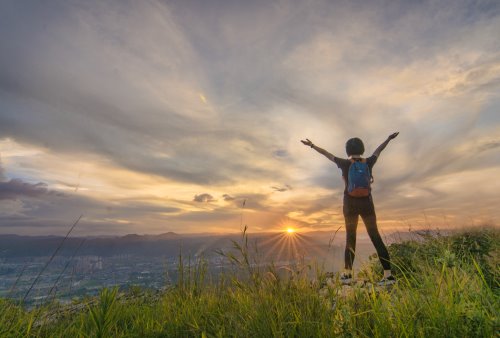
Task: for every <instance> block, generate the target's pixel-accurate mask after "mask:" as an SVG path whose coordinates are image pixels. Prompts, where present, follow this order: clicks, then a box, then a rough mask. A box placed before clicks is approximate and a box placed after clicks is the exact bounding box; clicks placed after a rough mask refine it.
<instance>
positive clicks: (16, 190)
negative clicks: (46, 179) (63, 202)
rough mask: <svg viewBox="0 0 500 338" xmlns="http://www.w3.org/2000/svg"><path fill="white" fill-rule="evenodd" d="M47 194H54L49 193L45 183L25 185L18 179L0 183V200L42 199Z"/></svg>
mask: <svg viewBox="0 0 500 338" xmlns="http://www.w3.org/2000/svg"><path fill="white" fill-rule="evenodd" d="M47 194H55V192H52V191H49V189H48V188H47V185H46V184H45V183H41V182H40V183H35V184H31V183H26V182H23V181H22V180H20V179H11V180H10V181H7V182H0V200H2V199H19V198H23V197H34V198H37V197H42V196H44V195H47Z"/></svg>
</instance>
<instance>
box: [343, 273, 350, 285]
mask: <svg viewBox="0 0 500 338" xmlns="http://www.w3.org/2000/svg"><path fill="white" fill-rule="evenodd" d="M340 283H342V285H351V283H352V275H351V274H350V273H345V272H344V273H342V274H341V275H340Z"/></svg>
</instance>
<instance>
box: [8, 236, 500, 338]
mask: <svg viewBox="0 0 500 338" xmlns="http://www.w3.org/2000/svg"><path fill="white" fill-rule="evenodd" d="M499 239H500V236H499V232H498V231H495V230H481V231H475V232H466V233H462V234H457V235H453V236H447V237H446V236H431V235H429V236H427V237H426V238H424V239H423V240H421V241H410V242H405V243H399V244H393V245H391V246H390V247H389V249H390V251H391V257H393V261H394V266H395V273H396V274H397V276H398V283H397V284H396V285H395V286H394V287H393V288H392V289H391V290H384V289H377V288H375V287H372V286H370V287H353V288H352V289H349V290H346V288H345V287H342V286H341V285H339V284H335V283H334V284H333V285H331V286H330V287H329V288H328V289H327V292H326V294H322V295H320V292H319V290H318V287H317V286H316V284H315V283H311V280H310V278H309V277H308V273H307V272H308V269H312V267H311V266H308V265H300V264H299V265H298V266H296V267H295V268H290V269H289V270H286V271H285V272H283V271H277V269H276V268H274V267H273V266H267V267H262V266H261V265H258V264H255V261H254V258H253V257H252V254H251V252H252V250H251V249H250V248H249V244H248V241H247V238H246V235H245V233H244V234H243V237H242V240H241V242H238V243H235V250H233V251H231V253H230V254H229V253H223V254H225V255H226V257H227V258H228V259H229V260H230V261H231V262H232V263H233V267H234V268H233V269H232V270H230V271H229V272H226V273H225V274H224V275H223V276H220V278H218V279H217V280H211V278H210V276H209V275H208V274H207V273H206V271H207V270H206V263H205V262H204V261H198V262H194V263H192V262H190V260H188V261H187V262H185V261H183V260H182V257H181V259H180V260H179V270H180V275H181V276H182V278H180V279H179V283H178V284H177V285H176V286H175V287H174V288H172V289H169V290H167V291H166V292H164V293H162V294H155V293H152V292H146V291H142V292H139V295H137V294H136V295H135V296H134V297H130V296H127V295H122V294H120V293H117V292H116V290H103V291H102V292H101V294H100V296H99V297H98V298H97V299H95V300H93V301H92V303H90V304H89V305H88V306H86V307H82V308H81V309H82V310H80V311H78V312H76V313H68V314H66V315H65V314H64V311H63V312H61V313H60V316H59V317H58V318H57V320H53V321H46V322H45V323H43V325H40V324H37V323H34V322H33V315H32V312H28V311H25V310H23V309H22V308H21V307H18V306H10V307H9V310H8V311H7V314H6V316H5V317H4V318H1V319H0V326H3V325H5V323H6V321H13V322H14V324H13V325H11V328H10V330H9V332H8V333H5V335H6V336H43V337H45V336H64V337H79V336H101V337H104V336H124V337H138V336H141V337H228V336H229V337H232V336H238V337H338V336H340V337H495V336H496V335H498V330H499V327H500V326H499V325H500V322H499V319H498V313H500V311H499V310H500V308H499V304H500V302H499V291H498V290H499V288H498V257H499V250H498V243H499V241H498V240H499ZM378 269H379V268H378V262H376V261H375V260H373V262H370V263H369V264H367V265H366V266H365V267H364V269H363V271H362V276H363V277H364V278H367V279H373V280H375V279H377V278H379V277H380V276H379V271H378ZM242 271H243V272H245V273H243V274H242ZM319 277H320V278H322V277H323V275H322V274H320V275H319ZM135 292H136V293H137V290H136V291H135ZM5 305H6V301H1V302H0V307H5ZM44 311H46V312H50V311H51V310H50V309H49V308H46V309H44Z"/></svg>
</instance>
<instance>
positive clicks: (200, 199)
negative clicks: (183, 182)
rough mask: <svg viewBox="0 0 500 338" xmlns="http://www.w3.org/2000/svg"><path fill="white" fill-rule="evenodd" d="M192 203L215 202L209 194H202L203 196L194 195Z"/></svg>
mask: <svg viewBox="0 0 500 338" xmlns="http://www.w3.org/2000/svg"><path fill="white" fill-rule="evenodd" d="M193 201H195V202H200V203H210V202H214V201H216V200H215V199H214V197H213V196H212V195H210V194H207V193H204V194H199V195H195V196H194V198H193Z"/></svg>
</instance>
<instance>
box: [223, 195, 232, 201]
mask: <svg viewBox="0 0 500 338" xmlns="http://www.w3.org/2000/svg"><path fill="white" fill-rule="evenodd" d="M222 197H223V198H224V201H228V202H229V201H234V200H235V198H234V197H233V196H231V195H228V194H224V195H222Z"/></svg>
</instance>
